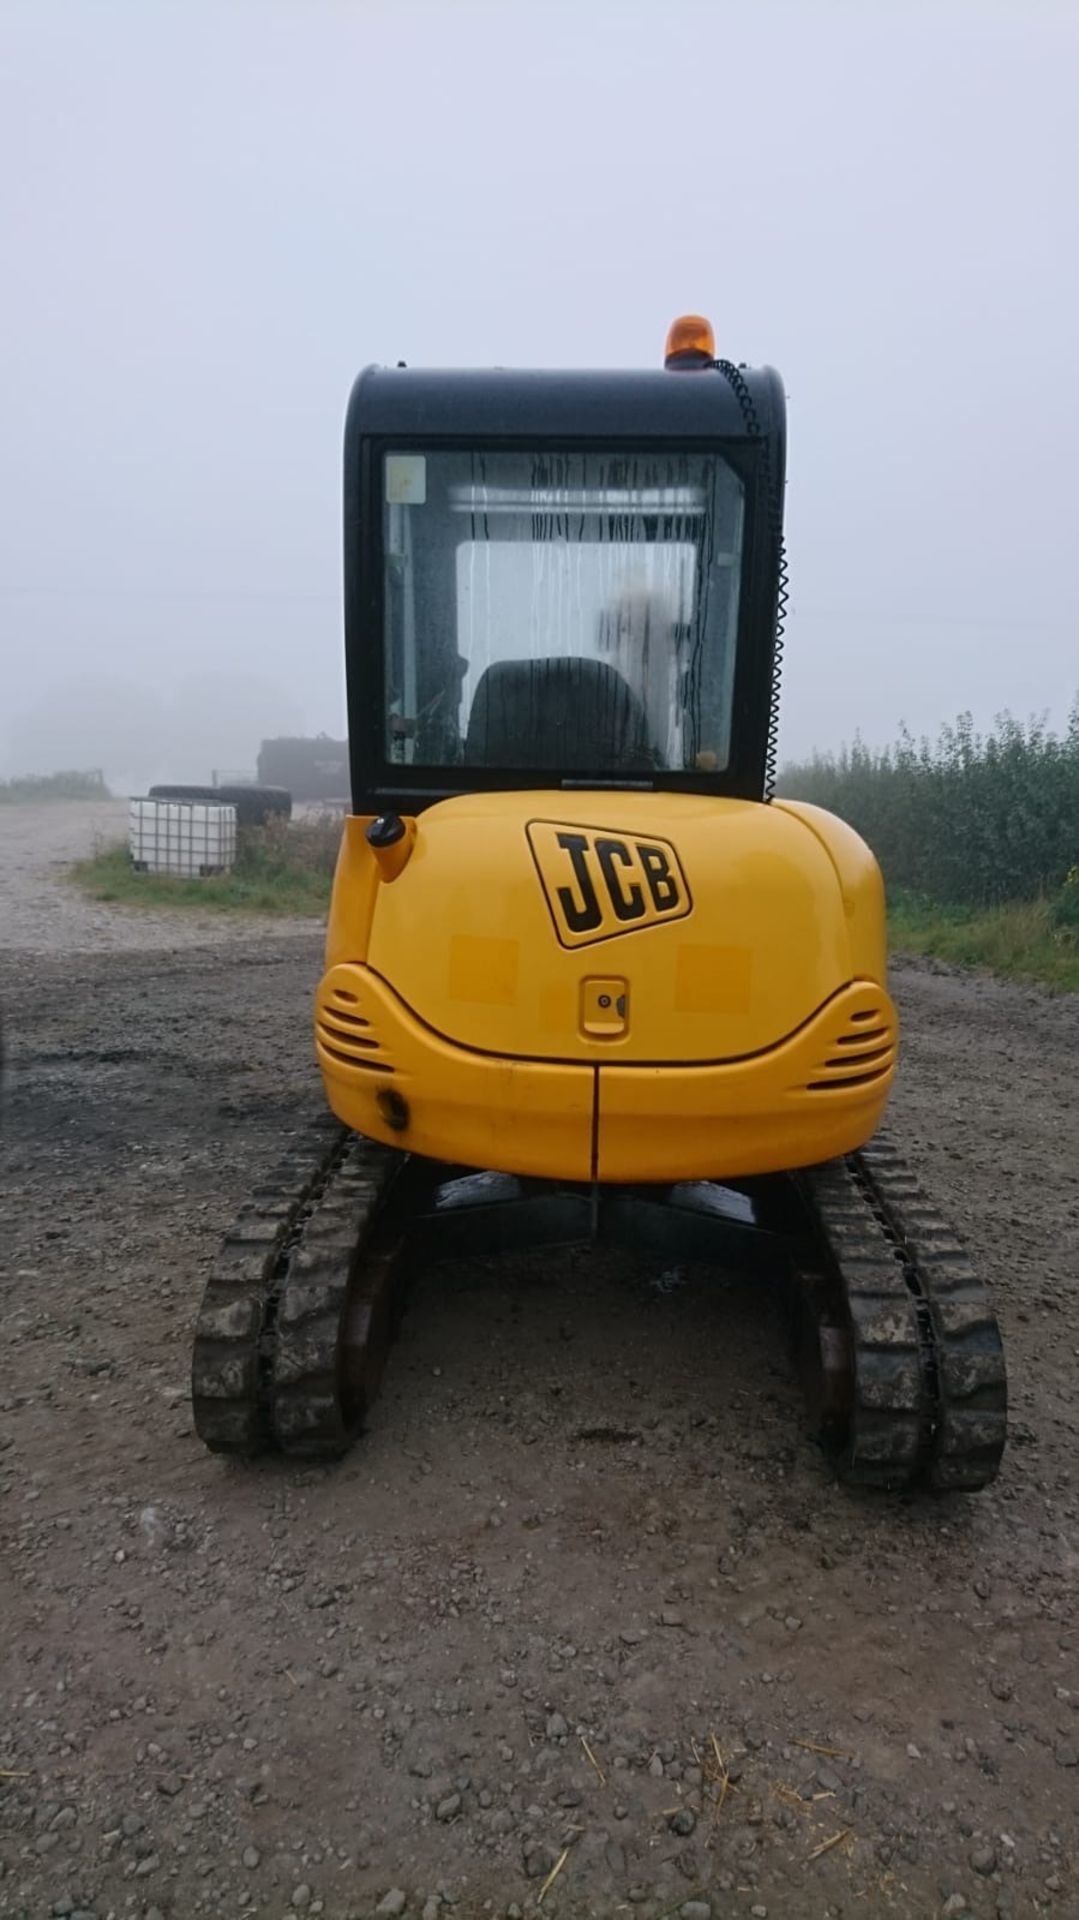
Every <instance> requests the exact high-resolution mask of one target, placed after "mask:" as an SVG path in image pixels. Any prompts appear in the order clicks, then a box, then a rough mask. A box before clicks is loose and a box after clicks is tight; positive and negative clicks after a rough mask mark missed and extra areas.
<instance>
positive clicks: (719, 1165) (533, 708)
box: [193, 316, 1006, 1489]
mask: <svg viewBox="0 0 1079 1920" xmlns="http://www.w3.org/2000/svg"><path fill="white" fill-rule="evenodd" d="M784 450H785V424H784V401H783V390H782V387H781V384H780V381H779V378H778V376H777V375H776V374H775V373H774V372H772V371H771V370H770V369H764V370H761V371H757V370H754V369H751V368H749V367H744V366H736V365H734V364H733V363H732V362H730V361H728V360H723V359H717V357H716V352H715V344H714V340H713V336H712V330H711V328H710V327H709V326H708V324H707V322H705V321H703V320H700V319H697V318H696V317H692V316H691V317H688V318H686V319H683V320H680V321H677V322H676V323H675V325H674V327H673V328H672V329H671V333H670V336H669V339H668V344H667V353H666V365H665V367H664V368H663V369H662V370H655V371H651V372H639V373H630V372H600V373H587V372H578V373H567V372H525V373H520V372H508V371H501V370H499V371H491V372H423V371H416V370H413V369H410V368H407V367H403V366H401V367H395V368H392V369H391V368H382V367H375V368H369V369H368V370H367V371H366V372H364V373H363V374H361V376H360V378H359V379H358V381H357V383H356V386H355V388H354V390H353V394H352V398H351V403H350V406H349V411H348V421H347V426H346V433H345V613H346V654H347V676H348V703H349V753H350V772H351V785H352V806H353V810H352V812H351V814H349V816H348V817H347V818H346V820H345V823H344V832H343V838H342V843H341V851H340V858H339V861H338V867H337V874H336V879H335V882H334V890H333V901H332V905H331V909H330V918H329V928H328V936H327V943H326V967H325V973H324V975H323V978H322V981H321V984H320V985H319V988H318V993H317V1004H316V1013H315V1029H316V1046H317V1053H318V1062H319V1066H320V1068H321V1072H322V1077H323V1080H324V1083H325V1088H326V1095H327V1099H328V1103H329V1106H330V1108H331V1109H332V1115H333V1116H334V1118H333V1119H332V1121H331V1120H330V1119H329V1118H327V1121H326V1122H325V1123H324V1125H323V1127H322V1130H321V1132H320V1133H319V1134H318V1136H317V1137H316V1139H315V1140H314V1141H313V1142H311V1143H310V1147H309V1148H308V1147H306V1146H302V1147H298V1148H297V1149H296V1151H295V1152H294V1153H293V1154H292V1155H291V1156H290V1157H289V1159H288V1160H287V1161H286V1163H285V1164H284V1165H283V1166H282V1167H281V1168H280V1169H279V1171H278V1174H277V1175H276V1177H275V1178H274V1179H273V1180H272V1181H271V1182H270V1183H269V1185H268V1186H267V1188H266V1189H264V1190H263V1191H262V1193H261V1194H260V1195H257V1196H256V1197H255V1199H254V1200H253V1201H252V1203H251V1205H250V1206H249V1207H248V1208H247V1209H246V1210H245V1212H244V1214H243V1216H242V1217H241V1219H240V1221H239V1222H238V1223H237V1226H236V1228H235V1230H234V1231H233V1232H232V1233H231V1234H230V1235H229V1236H228V1238H227V1239H226V1241H225V1243H224V1246H223V1247H222V1250H221V1253H220V1256H219V1258H218V1260H217V1263H216V1265H215V1267H214V1270H213V1272H212V1274H211V1277H210V1280H209V1283H208V1285H207V1289H206V1295H205V1299H204V1301H203V1305H202V1310H201V1314H200V1318H199V1322H198V1328H197V1333H196V1341H195V1353H194V1367H193V1387H194V1409H195V1420H196V1425H197V1428H198V1431H199V1433H200V1434H201V1436H202V1438H203V1439H204V1440H205V1442H206V1443H207V1445H208V1446H210V1447H212V1448H214V1449H215V1450H217V1451H220V1452H224V1453H240V1454H252V1453H255V1452H257V1451H259V1450H260V1449H262V1448H265V1447H277V1448H280V1449H282V1450H284V1451H285V1452H286V1453H291V1454H295V1455H300V1456H305V1457H332V1456H334V1455H338V1454H340V1453H342V1452H343V1451H344V1450H345V1449H346V1448H347V1447H348V1446H349V1445H350V1443H351V1442H352V1440H353V1439H354V1438H355V1436H356V1434H357V1433H358V1432H359V1430H360V1428H361V1427H362V1425H363V1422H364V1419H365V1415H366V1412H367V1409H368V1407H369V1405H370V1403H371V1400H372V1397H373V1395H374V1393H375V1391H376V1389H377V1386H378V1381H379V1378H380V1375H381V1372H382V1369H383V1365H384V1362H385V1358H386V1354H387V1350H388V1347H389V1344H390V1336H391V1334H392V1331H393V1328H394V1324H395V1317H396V1312H397V1308H398V1305H399V1302H400V1295H401V1288H402V1275H403V1273H404V1271H405V1269H406V1266H407V1265H409V1264H411V1263H414V1262H415V1260H416V1259H417V1258H419V1257H427V1258H438V1257H441V1256H443V1255H447V1254H451V1253H452V1254H459V1253H461V1252H466V1251H468V1250H469V1249H476V1250H479V1251H482V1252H484V1253H491V1252H492V1251H499V1250H502V1249H507V1250H508V1249H512V1248H513V1247H514V1246H521V1245H526V1246H535V1245H537V1244H545V1243H547V1244H553V1243H556V1242H557V1243H566V1242H576V1241H580V1242H586V1243H595V1244H606V1245H610V1244H620V1243H621V1244H626V1245H630V1244H632V1245H633V1246H634V1247H637V1248H639V1247H641V1246H642V1245H643V1246H648V1247H654V1248H656V1249H657V1250H662V1251H664V1252H669V1251H670V1250H672V1249H673V1250H675V1251H676V1253H677V1254H678V1255H680V1256H683V1257H686V1258H693V1259H695V1260H704V1261H709V1262H712V1263H713V1264H714V1265H715V1266H716V1267H717V1268H718V1267H725V1268H728V1269H729V1268H730V1267H732V1266H737V1267H745V1266H747V1265H752V1267H753V1268H755V1269H756V1270H758V1271H759V1272H760V1273H761V1275H762V1277H775V1278H777V1279H780V1280H783V1281H785V1282H786V1283H787V1285H788V1286H789V1288H790V1289H791V1293H792V1296H793V1299H794V1301H795V1303H796V1306H797V1308H798V1319H799V1322H800V1325H801V1328H802V1340H801V1352H802V1356H803V1361H804V1370H805V1375H806V1384H807V1388H808V1392H809V1397H810V1403H811V1407H812V1409H813V1418H814V1421H815V1423H816V1425H817V1427H818V1429H819V1431H820V1434H821V1436H822V1439H823V1440H824V1442H825V1444H826V1445H827V1447H828V1448H829V1450H830V1452H831V1454H832V1455H833V1457H834V1459H835V1461H836V1464H837V1467H838V1469H839V1471H840V1473H841V1474H842V1475H844V1477H846V1478H847V1479H849V1480H851V1481H853V1482H856V1483H859V1484H863V1485H871V1486H883V1487H891V1488H903V1487H908V1486H912V1485H915V1484H917V1483H925V1484H928V1485H930V1486H933V1487H936V1488H941V1489H951V1488H967V1489H970V1488H977V1487H981V1486H983V1485H985V1483H986V1482H987V1481H989V1480H991V1479H992V1478H993V1476H994V1475H995V1473H996V1471H997V1468H998V1465H999V1462H1000V1457H1001V1452H1002V1449H1003V1446H1004V1438H1005V1425H1006V1385H1005V1371H1004V1360H1003V1353H1002V1348H1001V1341H1000V1335H999V1332H998V1328H997V1322H996V1319H995V1317H994V1314H993V1311H992V1307H991V1305H990V1302H989V1298H988V1295H987V1293H986V1290H985V1288H984V1287H983V1286H982V1285H981V1284H980V1282H979V1281H978V1280H977V1279H976V1278H975V1276H974V1274H973V1273H972V1271H971V1269H970V1266H969V1265H968V1263H967V1260H966V1258H965V1256H964V1255H963V1253H962V1252H961V1250H960V1248H959V1246H958V1244H957V1243H956V1241H955V1240H954V1238H953V1237H952V1235H951V1234H950V1233H949V1232H948V1230H947V1229H946V1228H945V1227H944V1226H943V1225H942V1224H941V1223H940V1221H939V1220H938V1219H937V1217H936V1215H935V1214H934V1213H933V1211H932V1209H931V1207H930V1206H929V1205H928V1203H927V1201H926V1200H925V1198H924V1196H923V1195H922V1193H921V1191H920V1189H919V1188H918V1186H917V1184H916V1183H915V1182H914V1180H913V1179H912V1178H911V1176H910V1175H909V1174H908V1173H907V1171H906V1170H905V1168H904V1167H903V1165H902V1163H901V1161H900V1159H899V1158H898V1156H897V1154H896V1152H895V1150H894V1148H893V1147H892V1146H891V1145H890V1144H888V1143H887V1142H885V1141H883V1140H881V1139H880V1138H879V1137H877V1128H878V1124H879V1122H880V1119H881V1116H882V1113H883V1110H884V1106H885V1102H886V1100H887V1097H888V1091H889V1087H890V1085H891V1082H892V1078H893V1075H894V1072H895V1064H896V1046H897V1027H896V1014H895V1009H894V1007H893V1005H892V1002H891V1000H890V998H889V995H888V990H887V984H886V955H885V922H884V899H883V891H882V886H881V878H880V873H879V871H878V868H877V865H876V863H875V861H874V859H873V856H872V854H871V853H870V852H869V850H868V848H867V847H866V846H865V845H864V844H863V842H862V841H861V840H860V839H859V838H858V836H857V835H856V834H855V833H853V832H852V831H851V829H850V828H849V827H847V826H845V825H844V824H843V823H842V822H841V821H840V820H837V819H835V818H833V817H832V816H831V815H829V814H827V813H824V812H821V811H820V810H819V809H818V808H816V807H812V806H808V805H803V804H801V803H799V802H796V801H793V800H786V799H779V798H776V797H774V794H773V776H774V760H775V738H776V716H777V708H776V698H777V688H778V666H779V636H780V632H781V629H782V614H783V606H784V601H785V587H784V578H785V576H784V564H783V534H782V507H783V486H784Z"/></svg>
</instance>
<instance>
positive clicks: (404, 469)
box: [386, 453, 427, 507]
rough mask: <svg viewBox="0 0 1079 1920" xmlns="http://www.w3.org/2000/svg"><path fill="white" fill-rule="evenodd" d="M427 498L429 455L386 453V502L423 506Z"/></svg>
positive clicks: (392, 505)
mask: <svg viewBox="0 0 1079 1920" xmlns="http://www.w3.org/2000/svg"><path fill="white" fill-rule="evenodd" d="M426 500H427V455H426V454H424V453H388V454H387V455H386V503H387V505H388V506H391V507H422V506H424V505H425V504H426Z"/></svg>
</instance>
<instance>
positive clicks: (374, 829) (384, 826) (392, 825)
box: [367, 813, 407, 847]
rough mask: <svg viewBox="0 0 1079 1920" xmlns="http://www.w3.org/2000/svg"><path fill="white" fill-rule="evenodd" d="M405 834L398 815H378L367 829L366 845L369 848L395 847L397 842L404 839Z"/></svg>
mask: <svg viewBox="0 0 1079 1920" xmlns="http://www.w3.org/2000/svg"><path fill="white" fill-rule="evenodd" d="M406 832H407V828H406V826H405V823H404V821H403V820H402V818H401V816H400V814H399V813H380V814H379V816H378V819H377V820H372V822H371V825H370V826H369V827H368V829H367V844H368V846H370V847H395V846H396V845H397V842H398V841H399V840H403V839H404V837H405V834H406Z"/></svg>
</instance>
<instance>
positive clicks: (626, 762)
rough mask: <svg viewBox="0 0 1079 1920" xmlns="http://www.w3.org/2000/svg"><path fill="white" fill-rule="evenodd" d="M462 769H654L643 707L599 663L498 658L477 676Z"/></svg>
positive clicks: (609, 669) (614, 674) (612, 672)
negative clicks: (479, 676) (478, 679)
mask: <svg viewBox="0 0 1079 1920" xmlns="http://www.w3.org/2000/svg"><path fill="white" fill-rule="evenodd" d="M465 760H466V762H467V763H468V764H469V765H470V766H474V767H475V766H481V767H509V768H513V767H520V768H522V769H526V770H530V771H541V770H546V769H548V768H549V769H550V770H551V771H552V772H565V773H584V772H589V771H592V770H595V771H596V772H603V771H605V770H606V769H608V768H617V769H619V770H630V771H636V772H641V773H647V772H648V771H649V770H650V769H653V768H654V767H655V766H656V765H657V764H658V761H657V755H656V752H655V749H654V747H653V745H652V743H651V742H650V741H649V738H648V724H647V721H646V719H645V714H644V708H643V706H642V705H641V702H640V700H639V699H638V698H637V696H636V694H635V693H634V692H633V689H632V687H630V685H629V684H628V682H627V681H626V680H624V679H623V677H622V675H621V674H620V673H619V672H618V671H617V670H616V669H615V668H614V667H612V666H609V665H608V664H607V662H606V661H604V660H589V659H587V658H583V657H582V658H579V659H578V658H575V657H572V656H571V657H568V658H567V657H555V658H552V659H541V660H500V661H498V662H497V664H496V665H495V666H492V667H488V668H487V670H486V672H485V673H484V674H483V675H482V677H481V679H480V682H479V685H478V686H477V688H476V692H475V695H474V696H473V700H472V710H471V712H470V714H469V717H468V734H467V737H466V740H465Z"/></svg>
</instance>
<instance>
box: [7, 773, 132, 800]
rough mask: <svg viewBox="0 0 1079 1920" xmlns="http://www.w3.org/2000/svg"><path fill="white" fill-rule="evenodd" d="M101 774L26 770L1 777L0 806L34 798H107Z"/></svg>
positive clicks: (103, 777) (107, 793)
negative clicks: (7, 778)
mask: <svg viewBox="0 0 1079 1920" xmlns="http://www.w3.org/2000/svg"><path fill="white" fill-rule="evenodd" d="M110 797H111V796H110V794H109V789H108V787H107V786H106V785H105V776H104V774H103V773H97V772H95V771H93V770H91V771H90V772H89V773H78V772H68V773H26V774H22V775H20V776H19V778H18V779H15V780H0V806H3V805H8V806H18V805H19V804H20V803H23V804H25V803H26V802H28V801H36V800H108V799H109V798H110Z"/></svg>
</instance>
